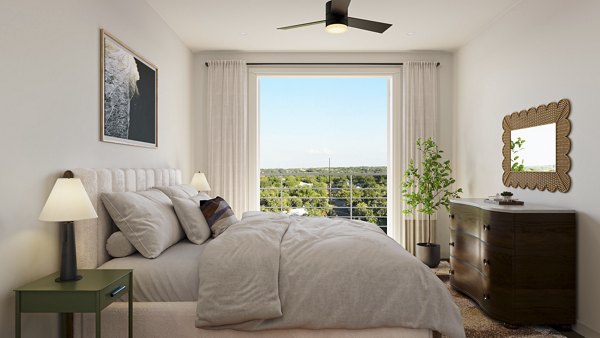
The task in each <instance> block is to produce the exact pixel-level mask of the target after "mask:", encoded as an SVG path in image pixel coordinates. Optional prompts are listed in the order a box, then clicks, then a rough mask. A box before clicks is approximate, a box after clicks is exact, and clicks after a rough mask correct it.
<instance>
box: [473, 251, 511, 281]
mask: <svg viewBox="0 0 600 338" xmlns="http://www.w3.org/2000/svg"><path fill="white" fill-rule="evenodd" d="M480 256H481V271H482V272H483V274H484V275H485V277H487V278H488V279H489V280H490V281H492V282H494V283H495V284H497V285H502V286H505V287H512V285H513V283H514V278H513V277H514V276H513V258H514V256H513V251H512V250H511V249H507V248H502V247H496V246H493V245H491V244H488V243H485V242H481V248H480Z"/></svg>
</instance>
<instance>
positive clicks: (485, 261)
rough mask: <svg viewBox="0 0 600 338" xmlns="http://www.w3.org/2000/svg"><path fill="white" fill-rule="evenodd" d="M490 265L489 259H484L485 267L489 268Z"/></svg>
mask: <svg viewBox="0 0 600 338" xmlns="http://www.w3.org/2000/svg"><path fill="white" fill-rule="evenodd" d="M488 264H490V260H489V259H485V258H484V259H483V265H486V266H487V265H488Z"/></svg>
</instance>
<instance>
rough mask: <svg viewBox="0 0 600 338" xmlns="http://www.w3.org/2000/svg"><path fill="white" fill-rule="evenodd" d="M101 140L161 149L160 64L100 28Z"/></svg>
mask: <svg viewBox="0 0 600 338" xmlns="http://www.w3.org/2000/svg"><path fill="white" fill-rule="evenodd" d="M100 74H101V76H100V141H103V142H110V143H119V144H126V145H132V146H139V147H147V148H158V67H156V65H154V64H153V63H152V62H150V61H148V60H147V59H146V58H144V57H142V56H141V55H140V54H138V53H137V52H135V51H134V50H132V49H131V48H129V47H128V46H127V45H126V44H124V43H123V42H122V41H120V40H119V39H117V38H116V37H115V36H113V35H112V34H110V33H108V32H107V31H106V30H104V29H100Z"/></svg>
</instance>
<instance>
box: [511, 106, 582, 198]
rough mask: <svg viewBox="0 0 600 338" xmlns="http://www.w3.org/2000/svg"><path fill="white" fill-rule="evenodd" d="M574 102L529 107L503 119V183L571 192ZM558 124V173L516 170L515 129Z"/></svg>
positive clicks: (519, 186)
mask: <svg viewBox="0 0 600 338" xmlns="http://www.w3.org/2000/svg"><path fill="white" fill-rule="evenodd" d="M570 113H571V103H570V102H569V100H568V99H562V100H560V101H558V103H556V102H552V103H549V104H547V105H541V106H539V107H537V108H535V107H533V108H529V109H528V110H522V111H520V112H515V113H512V114H510V115H506V116H505V117H504V119H503V120H502V129H504V133H503V134H502V142H504V147H503V148H502V154H503V155H504V160H503V161H502V169H503V170H504V174H503V175H502V182H503V183H504V185H505V186H507V187H514V188H529V189H532V190H533V189H539V190H542V191H544V190H548V191H552V192H554V191H556V190H558V191H560V192H567V191H569V189H570V188H571V177H570V176H569V174H568V172H569V170H570V169H571V158H570V157H569V151H570V150H571V140H570V139H569V133H570V132H571V122H570V121H569V114H570ZM550 123H556V172H514V171H511V167H510V161H511V156H510V133H511V130H516V129H522V128H530V127H535V126H540V125H544V124H550Z"/></svg>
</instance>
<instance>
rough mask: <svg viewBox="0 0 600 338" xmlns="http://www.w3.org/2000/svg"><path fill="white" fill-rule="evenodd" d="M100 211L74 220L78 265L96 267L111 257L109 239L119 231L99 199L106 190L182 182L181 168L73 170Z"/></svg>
mask: <svg viewBox="0 0 600 338" xmlns="http://www.w3.org/2000/svg"><path fill="white" fill-rule="evenodd" d="M72 171H73V174H74V176H75V177H77V178H80V179H81V182H82V183H83V186H84V187H85V190H86V191H87V193H88V195H89V196H90V200H91V201H92V205H93V206H94V208H95V209H96V212H97V213H98V218H97V219H91V220H84V221H77V222H75V238H76V249H77V265H78V267H79V268H81V269H94V268H97V267H98V266H100V265H102V264H103V263H104V262H106V261H108V260H109V259H110V256H109V255H108V252H107V251H106V240H107V239H108V237H109V236H110V235H111V234H112V233H113V232H114V231H115V230H116V229H115V226H114V225H113V222H112V219H111V218H110V215H109V214H108V212H107V211H106V209H105V208H104V205H103V204H102V201H101V200H100V194H101V193H103V192H122V191H142V190H146V189H150V188H152V187H155V186H158V187H160V186H169V185H175V184H181V181H182V178H181V170H179V169H74V170H72Z"/></svg>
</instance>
